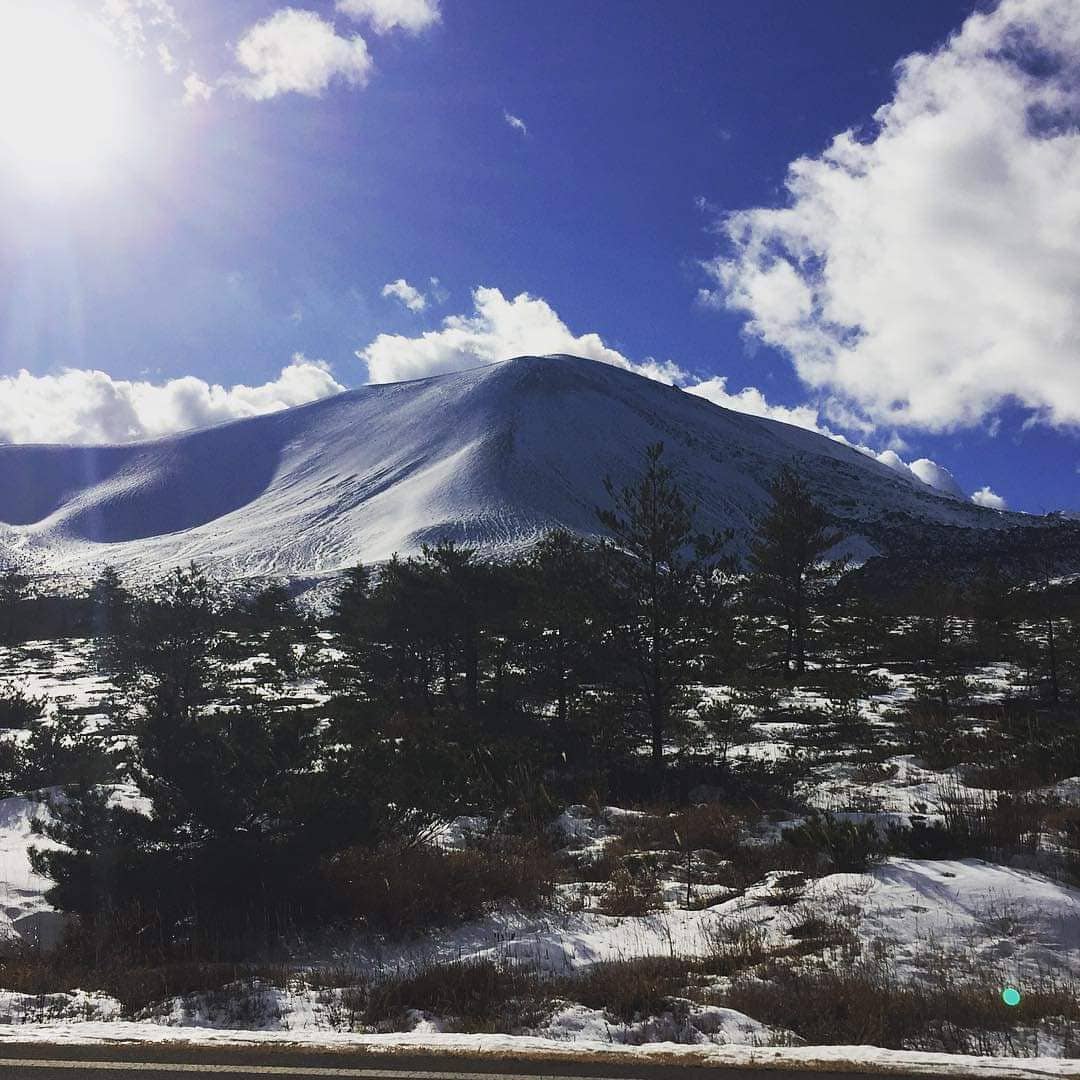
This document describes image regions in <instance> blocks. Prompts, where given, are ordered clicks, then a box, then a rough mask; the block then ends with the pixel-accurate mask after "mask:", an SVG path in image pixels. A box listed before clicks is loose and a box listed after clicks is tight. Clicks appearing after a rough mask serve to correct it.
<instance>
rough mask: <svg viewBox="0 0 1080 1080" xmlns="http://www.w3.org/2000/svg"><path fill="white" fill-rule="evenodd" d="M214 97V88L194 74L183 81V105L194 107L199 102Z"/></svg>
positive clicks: (191, 73) (190, 74)
mask: <svg viewBox="0 0 1080 1080" xmlns="http://www.w3.org/2000/svg"><path fill="white" fill-rule="evenodd" d="M213 96H214V88H213V87H212V86H211V85H210V84H209V83H207V82H203V80H202V79H201V78H200V77H199V76H198V75H197V74H196V73H195V72H194V71H192V72H190V73H189V74H188V75H187V76H186V77H185V79H184V104H185V105H194V104H197V103H198V102H200V101H209V100H210V99H211V98H212V97H213Z"/></svg>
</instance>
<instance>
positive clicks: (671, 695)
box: [597, 443, 728, 769]
mask: <svg viewBox="0 0 1080 1080" xmlns="http://www.w3.org/2000/svg"><path fill="white" fill-rule="evenodd" d="M663 456H664V444H663V443H655V444H653V445H651V446H649V447H647V448H646V450H645V462H644V469H643V471H642V473H641V475H640V476H639V478H638V479H637V480H636V481H634V482H633V483H630V484H627V485H625V486H624V487H622V488H616V487H615V485H614V484H613V483H612V481H611V480H610V478H609V479H606V480H605V482H604V486H605V489H606V490H607V493H608V495H609V497H610V498H611V507H610V508H609V509H598V510H597V516H598V517H599V519H600V522H601V524H602V525H603V526H604V527H605V528H606V529H607V530H608V531H609V532H610V533H611V535H612V537H613V540H614V544H615V546H616V548H617V549H618V552H619V553H620V554H621V556H622V558H617V559H614V560H612V566H613V568H614V582H613V584H614V592H615V594H616V596H617V598H618V599H619V600H620V602H621V603H622V605H623V607H624V612H625V615H624V618H625V622H624V629H623V633H622V635H621V645H622V649H623V652H624V654H625V656H626V658H627V660H628V662H629V666H630V668H631V669H632V671H633V673H634V677H635V679H636V682H637V688H638V692H639V694H640V696H641V699H642V701H643V704H644V707H645V713H646V716H647V720H648V729H649V743H650V752H651V757H652V762H653V766H654V767H655V768H657V769H659V768H661V767H662V766H663V763H664V746H665V741H666V739H667V736H668V733H669V729H670V728H671V725H672V720H673V718H674V715H675V713H676V711H677V709H678V705H679V698H680V691H681V689H682V687H683V686H684V685H685V684H686V683H687V682H688V681H690V678H691V668H690V666H689V663H688V661H689V657H690V655H691V654H692V653H693V646H692V643H691V642H690V641H688V637H687V632H688V624H689V623H690V622H691V621H692V616H693V612H694V608H695V606H696V605H697V603H698V601H699V596H700V592H699V589H698V583H699V581H700V578H701V577H702V575H703V574H704V573H706V570H707V568H708V566H709V565H710V564H711V563H712V562H713V561H714V560H715V559H716V558H717V557H718V556H719V554H720V552H721V551H722V549H723V547H724V545H725V544H726V542H727V540H728V537H727V536H721V535H718V534H713V535H705V534H702V533H699V532H697V531H696V530H695V516H696V508H695V507H694V506H693V505H691V504H690V503H689V502H688V501H687V500H686V498H685V496H684V495H683V493H682V490H681V489H680V487H679V485H678V483H677V482H676V481H675V477H674V474H673V473H672V471H671V469H670V468H669V467H668V466H667V465H665V464H664V461H663Z"/></svg>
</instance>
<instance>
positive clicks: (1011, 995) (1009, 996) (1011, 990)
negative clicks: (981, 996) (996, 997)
mask: <svg viewBox="0 0 1080 1080" xmlns="http://www.w3.org/2000/svg"><path fill="white" fill-rule="evenodd" d="M1001 1000H1002V1001H1004V1002H1005V1004H1006V1005H1019V1004H1020V991H1019V990H1017V989H1016V987H1015V986H1006V987H1005V989H1004V990H1002V991H1001Z"/></svg>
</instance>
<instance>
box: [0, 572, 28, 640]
mask: <svg viewBox="0 0 1080 1080" xmlns="http://www.w3.org/2000/svg"><path fill="white" fill-rule="evenodd" d="M29 584H30V582H29V579H28V578H27V577H26V575H25V574H23V573H22V572H21V571H20V570H19V569H18V568H17V567H14V566H9V567H7V568H5V569H3V570H0V645H14V644H15V643H16V642H18V641H20V640H22V634H21V631H20V626H19V608H20V605H21V604H22V602H23V601H24V600H25V599H26V595H27V590H28V587H29Z"/></svg>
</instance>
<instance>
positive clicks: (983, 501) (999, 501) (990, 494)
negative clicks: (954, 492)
mask: <svg viewBox="0 0 1080 1080" xmlns="http://www.w3.org/2000/svg"><path fill="white" fill-rule="evenodd" d="M971 501H972V502H973V503H978V504H979V505H980V506H988V507H990V509H991V510H1005V509H1006V508H1007V503H1006V502H1005V500H1004V499H1003V498H1002V497H1001V496H1000V495H998V494H996V493H995V492H994V491H992V490H991V489H990V485H989V484H986V485H985V486H984V487H981V488H979V490H978V491H976V492H975V494H974V495H972V496H971Z"/></svg>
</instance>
